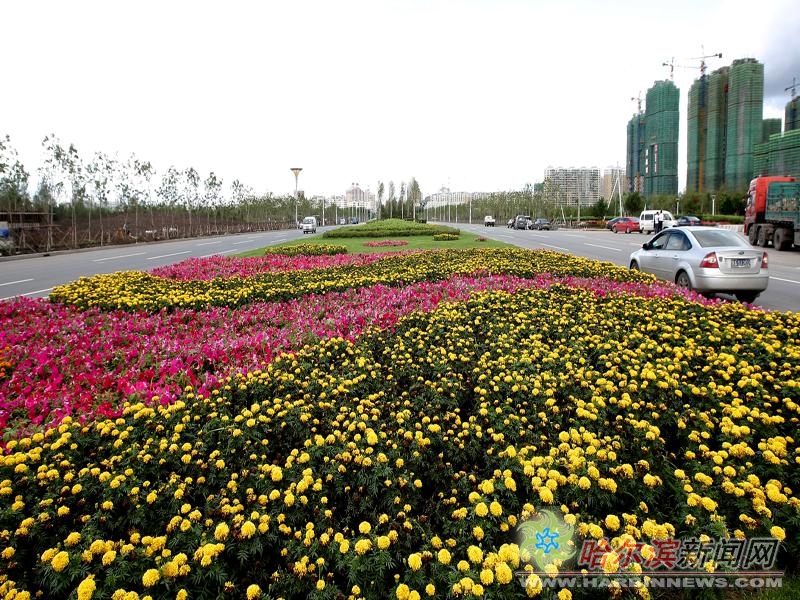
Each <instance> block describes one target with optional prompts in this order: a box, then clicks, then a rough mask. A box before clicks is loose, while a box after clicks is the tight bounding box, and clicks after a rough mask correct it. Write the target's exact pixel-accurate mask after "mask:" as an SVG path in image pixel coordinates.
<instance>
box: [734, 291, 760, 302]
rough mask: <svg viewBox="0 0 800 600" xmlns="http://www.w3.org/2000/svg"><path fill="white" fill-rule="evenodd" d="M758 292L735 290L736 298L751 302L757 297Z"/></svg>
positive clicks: (740, 300)
mask: <svg viewBox="0 0 800 600" xmlns="http://www.w3.org/2000/svg"><path fill="white" fill-rule="evenodd" d="M759 293H760V292H736V299H737V300H738V301H739V302H747V303H748V304H752V303H753V302H755V299H756V298H758V295H759Z"/></svg>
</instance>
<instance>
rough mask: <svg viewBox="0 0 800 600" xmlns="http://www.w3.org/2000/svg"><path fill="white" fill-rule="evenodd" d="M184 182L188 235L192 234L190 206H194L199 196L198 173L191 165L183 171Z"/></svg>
mask: <svg viewBox="0 0 800 600" xmlns="http://www.w3.org/2000/svg"><path fill="white" fill-rule="evenodd" d="M183 177H184V183H185V190H186V191H185V195H184V198H185V199H186V210H187V211H189V236H190V237H191V236H192V208H193V207H196V206H197V204H198V200H199V198H200V175H199V174H198V173H197V171H195V170H194V168H193V167H189V168H188V169H185V170H184V172H183Z"/></svg>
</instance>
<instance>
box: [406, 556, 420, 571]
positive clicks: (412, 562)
mask: <svg viewBox="0 0 800 600" xmlns="http://www.w3.org/2000/svg"><path fill="white" fill-rule="evenodd" d="M408 566H409V567H411V570H412V571H419V570H420V568H421V567H422V555H421V554H420V553H419V552H414V554H411V555H409V557H408Z"/></svg>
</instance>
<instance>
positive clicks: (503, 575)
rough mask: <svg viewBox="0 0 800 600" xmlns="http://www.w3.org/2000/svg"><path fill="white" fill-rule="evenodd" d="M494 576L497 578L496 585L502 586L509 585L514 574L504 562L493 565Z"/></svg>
mask: <svg viewBox="0 0 800 600" xmlns="http://www.w3.org/2000/svg"><path fill="white" fill-rule="evenodd" d="M494 575H495V577H496V578H497V581H498V583H501V584H502V585H506V584H507V583H510V582H511V580H512V579H513V578H514V573H513V572H512V571H511V567H509V566H508V565H507V564H506V563H504V562H501V563H497V564H496V565H495V567H494Z"/></svg>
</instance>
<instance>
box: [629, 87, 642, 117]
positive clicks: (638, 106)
mask: <svg viewBox="0 0 800 600" xmlns="http://www.w3.org/2000/svg"><path fill="white" fill-rule="evenodd" d="M634 100H635V101H636V111H637V112H636V114H642V92H639V95H638V96H636V97H634V98H631V102H633V101H634Z"/></svg>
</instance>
